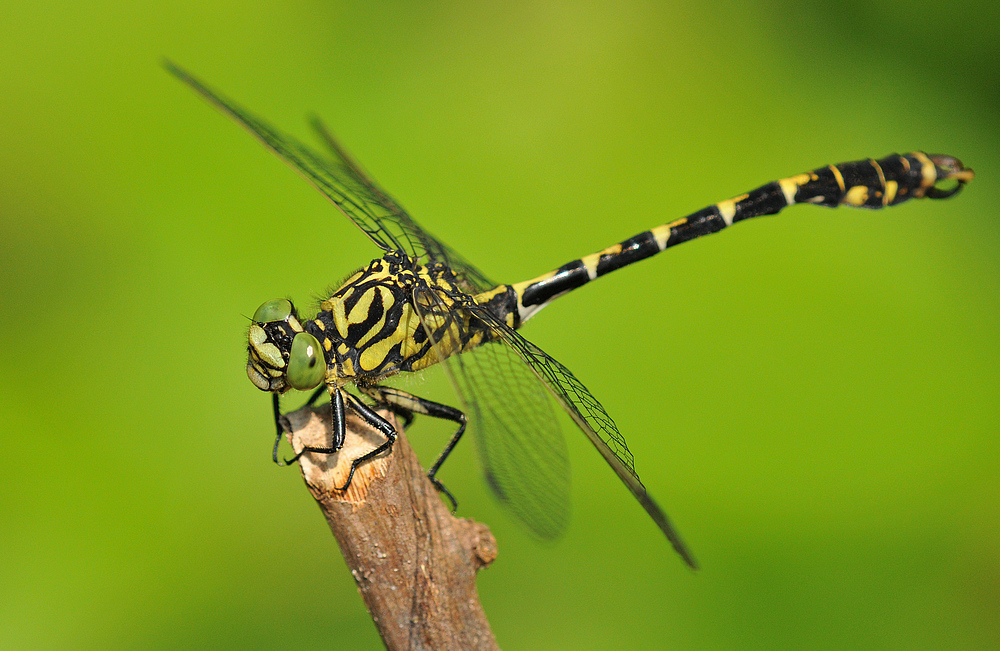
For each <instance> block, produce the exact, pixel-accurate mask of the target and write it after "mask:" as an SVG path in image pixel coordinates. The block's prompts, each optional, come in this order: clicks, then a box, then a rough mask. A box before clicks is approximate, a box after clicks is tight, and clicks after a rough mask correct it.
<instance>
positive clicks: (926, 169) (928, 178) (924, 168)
mask: <svg viewBox="0 0 1000 651" xmlns="http://www.w3.org/2000/svg"><path fill="white" fill-rule="evenodd" d="M911 156H913V157H914V158H916V159H917V160H918V161H920V176H921V181H920V188H921V189H923V190H926V189H927V188H929V187H931V186H932V185H934V184H935V183H937V167H935V166H934V163H933V162H932V161H931V159H929V158H927V155H926V154H924V152H922V151H915V152H913V153H912V154H911Z"/></svg>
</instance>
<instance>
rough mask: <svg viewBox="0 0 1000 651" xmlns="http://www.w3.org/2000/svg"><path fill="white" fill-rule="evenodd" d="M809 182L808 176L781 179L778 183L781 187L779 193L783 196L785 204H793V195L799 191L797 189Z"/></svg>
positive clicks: (800, 175) (799, 175)
mask: <svg viewBox="0 0 1000 651" xmlns="http://www.w3.org/2000/svg"><path fill="white" fill-rule="evenodd" d="M808 182H809V175H808V174H798V175H796V176H791V177H789V178H787V179H781V180H780V181H778V185H779V186H780V187H781V193H782V194H784V195H785V203H786V204H788V205H789V206H791V205H794V204H795V194H796V193H797V192H798V191H799V188H800V187H801V186H803V185H805V184H806V183H808Z"/></svg>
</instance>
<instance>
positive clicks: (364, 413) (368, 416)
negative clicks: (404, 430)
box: [336, 393, 396, 491]
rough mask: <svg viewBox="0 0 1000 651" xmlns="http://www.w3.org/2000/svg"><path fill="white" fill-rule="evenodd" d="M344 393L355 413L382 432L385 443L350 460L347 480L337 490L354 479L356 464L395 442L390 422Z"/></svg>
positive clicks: (390, 447)
mask: <svg viewBox="0 0 1000 651" xmlns="http://www.w3.org/2000/svg"><path fill="white" fill-rule="evenodd" d="M346 395H347V399H348V400H349V401H350V403H351V409H353V410H354V411H355V412H357V414H358V415H359V416H361V418H363V419H364V420H365V422H366V423H368V424H369V425H371V426H372V427H374V428H375V429H377V430H378V431H380V432H382V435H383V436H385V443H383V444H382V445H380V446H378V447H377V448H375V449H374V450H372V451H371V452H366V453H365V454H362V455H361V456H360V457H358V458H357V459H355V460H354V461H352V462H351V470H350V472H349V473H347V481H346V482H344V485H343V486H341V487H340V488H337V489H336V490H338V491H345V490H347V487H348V486H350V485H351V480H352V479H354V471H355V470H357V469H358V466H360V465H361V464H362V463H364V462H365V461H368V460H369V459H373V458H375V457H377V456H378V455H380V454H382V453H383V452H385V451H386V450H391V449H392V444H393V443H395V442H396V428H395V427H393V426H392V423H390V422H389V421H387V420H386V419H384V418H382V417H381V416H379V415H378V414H377V413H375V411H374V410H373V409H372V408H371V407H369V406H368V405H366V404H365V403H363V402H361V400H359V399H358V398H356V397H354V396H352V395H351V394H349V393H348V394H346Z"/></svg>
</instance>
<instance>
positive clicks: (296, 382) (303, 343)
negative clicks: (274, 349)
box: [258, 303, 326, 391]
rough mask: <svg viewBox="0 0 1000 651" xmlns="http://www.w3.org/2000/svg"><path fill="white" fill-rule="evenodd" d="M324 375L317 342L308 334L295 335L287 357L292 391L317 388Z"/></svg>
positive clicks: (320, 351) (323, 361)
mask: <svg viewBox="0 0 1000 651" xmlns="http://www.w3.org/2000/svg"><path fill="white" fill-rule="evenodd" d="M265 305H266V303H265ZM262 309H263V307H262ZM258 311H259V310H258ZM325 375H326V360H325V359H324V357H323V351H322V349H320V347H319V341H318V340H317V339H316V337H314V336H312V335H311V334H309V333H308V332H300V333H299V334H297V335H295V339H293V340H292V351H291V353H290V354H289V356H288V374H287V377H288V384H289V385H291V387H292V388H293V389H299V390H303V391H304V390H306V389H312V388H314V387H317V386H319V383H320V382H322V381H323V377H324V376H325Z"/></svg>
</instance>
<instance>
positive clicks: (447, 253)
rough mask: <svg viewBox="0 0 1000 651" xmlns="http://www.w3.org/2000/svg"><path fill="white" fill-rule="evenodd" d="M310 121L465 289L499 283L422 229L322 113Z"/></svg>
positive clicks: (339, 158) (413, 237)
mask: <svg viewBox="0 0 1000 651" xmlns="http://www.w3.org/2000/svg"><path fill="white" fill-rule="evenodd" d="M309 122H310V124H311V125H312V128H313V130H314V131H316V134H317V135H318V136H319V137H320V139H322V140H323V142H324V143H326V146H327V148H328V149H329V150H330V153H332V154H333V156H334V159H335V160H336V161H337V162H338V163H339V164H341V165H343V166H344V167H345V168H347V169H349V170H351V173H352V175H353V177H354V179H355V180H356V182H357V183H359V184H361V185H363V186H364V187H365V188H366V190H367V191H368V193H370V194H371V196H373V197H375V198H377V200H378V202H379V203H380V204H381V205H383V206H385V207H386V208H387V209H388V210H389V211H390V212H391V214H393V215H398V217H397V221H398V224H399V228H400V230H402V231H404V232H405V233H406V235H407V237H408V238H409V239H410V240H412V241H415V242H419V243H420V245H421V246H422V247H423V250H424V251H425V252H426V253H427V258H428V259H429V260H433V261H438V262H443V263H444V264H445V265H447V267H448V268H449V269H451V270H452V271H453V272H454V273H455V275H456V276H458V278H459V280H460V281H463V282H462V283H460V284H462V285H463V287H462V289H463V290H464V291H466V292H468V293H471V294H475V293H478V292H483V291H486V290H487V289H492V288H493V287H496V286H497V283H495V282H493V281H492V280H490V279H489V278H488V277H487V276H486V274H484V273H483V272H482V271H480V270H479V269H477V268H476V267H475V266H473V265H472V264H471V263H469V262H468V261H466V260H465V258H463V257H462V256H461V255H459V254H458V253H457V252H456V251H455V250H454V249H452V248H451V247H450V246H448V245H447V244H445V243H444V242H442V241H441V240H439V239H438V238H436V237H434V236H433V235H431V234H430V233H428V232H427V231H426V230H425V229H423V228H421V226H420V225H419V224H417V223H416V222H415V221H414V220H413V218H412V217H410V216H409V215H408V214H407V213H406V211H405V210H403V208H402V207H401V206H400V205H399V204H398V203H397V202H396V200H395V199H393V198H392V197H391V196H389V194H388V193H386V192H385V190H383V189H382V188H381V187H379V185H378V184H377V183H375V181H374V180H372V178H371V176H370V175H369V174H368V173H367V172H366V171H365V170H364V169H363V168H362V167H361V165H359V164H358V162H357V161H355V160H354V158H353V157H352V156H351V155H350V154H349V153H347V150H345V149H344V148H343V147H342V146H341V145H340V142H338V141H337V139H336V138H335V137H334V136H333V134H332V133H331V132H330V130H329V129H328V128H327V127H326V125H325V124H324V123H323V121H322V120H321V119H320V118H319V117H318V116H315V115H314V116H312V118H311V119H310V121H309Z"/></svg>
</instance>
